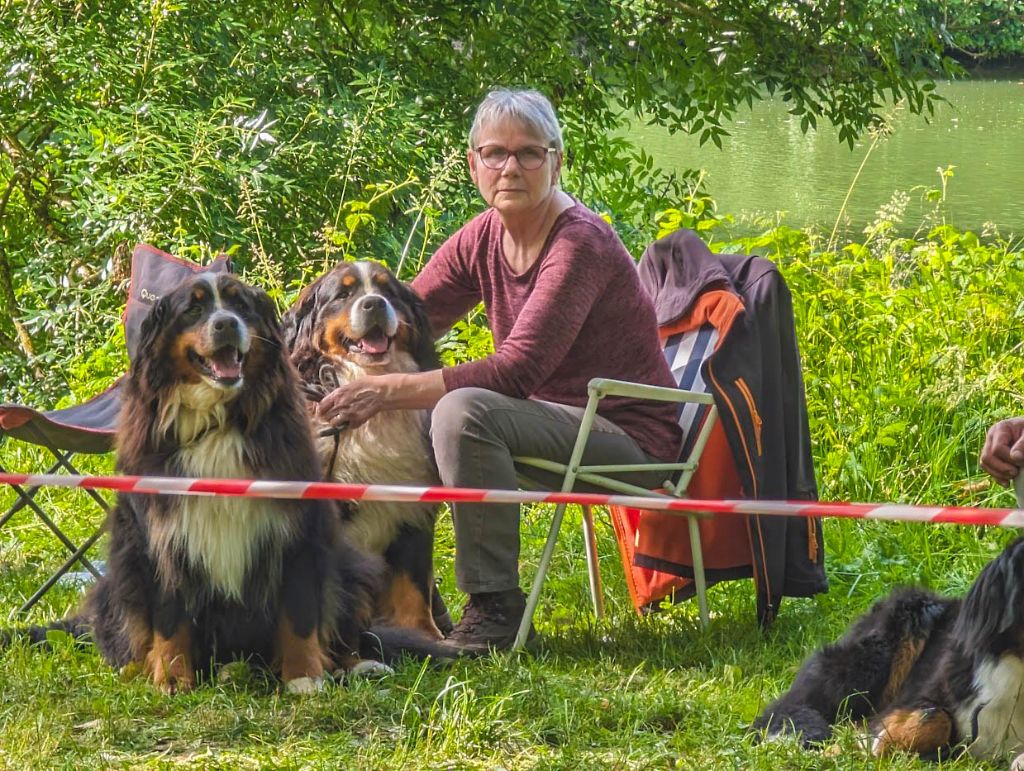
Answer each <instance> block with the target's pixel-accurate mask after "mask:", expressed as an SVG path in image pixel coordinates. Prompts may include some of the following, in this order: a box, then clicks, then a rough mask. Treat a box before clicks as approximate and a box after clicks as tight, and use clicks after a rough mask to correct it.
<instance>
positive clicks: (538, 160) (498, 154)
mask: <svg viewBox="0 0 1024 771" xmlns="http://www.w3.org/2000/svg"><path fill="white" fill-rule="evenodd" d="M553 152H556V151H555V148H553V147H541V146H540V145H527V146H526V147H520V148H519V149H518V150H516V151H515V152H512V151H511V150H509V149H508V148H507V147H502V146H501V145H483V146H482V147H478V148H476V154H477V155H479V156H480V162H481V163H483V165H484V166H486V167H487V168H489V169H491V170H493V171H498V170H499V169H503V168H505V164H506V163H508V159H509V158H511V157H512V156H513V155H514V156H515V157H516V163H518V164H519V168H521V169H524V170H526V171H536V170H537V169H539V168H540V167H541V166H543V165H544V161H546V160H547V158H548V155H550V154H551V153H553Z"/></svg>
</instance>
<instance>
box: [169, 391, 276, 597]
mask: <svg viewBox="0 0 1024 771" xmlns="http://www.w3.org/2000/svg"><path fill="white" fill-rule="evenodd" d="M217 411H218V408H215V409H214V410H212V413H214V414H212V415H211V414H209V413H208V414H207V416H205V417H204V418H202V419H200V418H198V417H197V416H196V415H195V414H194V413H193V414H188V413H190V412H191V411H189V410H187V408H183V409H182V410H181V411H180V412H179V414H178V415H177V422H176V423H175V425H176V426H178V427H179V431H178V433H179V437H181V438H183V439H186V440H190V441H186V442H184V444H185V447H184V448H183V449H182V450H181V451H180V452H179V454H178V457H177V463H178V466H179V468H180V469H181V472H182V473H183V474H184V475H186V476H196V477H225V478H236V479H238V478H251V476H252V469H251V468H250V467H249V465H248V463H247V462H246V460H245V438H244V437H243V436H242V435H241V434H240V433H239V432H238V431H237V430H236V429H235V428H234V427H232V426H230V425H227V423H228V421H226V420H218V417H222V416H218V415H216V414H215V413H217ZM211 426H213V427H211ZM203 430H205V431H206V433H202V434H201V435H198V436H197V434H200V431H203ZM183 431H185V432H188V431H195V433H193V434H192V435H191V436H190V437H189V436H182V433H183ZM285 507H286V504H282V503H281V502H279V501H273V500H259V499H251V498H232V497H223V496H216V497H214V496H210V497H206V496H201V497H200V496H183V497H181V498H179V499H178V500H177V502H176V505H175V506H174V507H173V508H172V510H171V512H170V517H169V518H168V520H167V521H166V522H164V523H162V524H160V525H156V526H154V530H153V533H152V536H153V538H154V540H155V541H156V543H155V544H154V546H155V547H156V548H155V551H156V553H158V554H170V553H179V554H184V555H185V557H186V559H187V560H188V562H189V564H190V565H191V566H192V567H193V568H194V569H199V570H202V571H203V572H204V573H205V574H206V576H207V578H208V579H209V582H210V585H211V587H212V588H214V589H216V590H217V591H219V592H220V593H221V594H223V595H224V596H225V597H227V598H230V599H234V600H237V601H241V600H242V599H243V591H244V587H245V581H246V576H247V574H248V572H249V569H250V567H251V566H252V564H253V562H254V561H255V559H256V555H257V550H258V549H259V548H260V547H261V546H262V545H263V544H264V543H265V542H266V541H268V540H270V541H272V542H274V543H279V544H280V543H286V542H287V541H289V540H290V537H289V535H290V532H291V528H292V522H291V517H289V516H288V512H287V510H286V508H285ZM168 547H170V548H168ZM270 556H271V560H272V564H270V565H268V566H267V567H268V569H271V570H280V555H276V554H275V555H270Z"/></svg>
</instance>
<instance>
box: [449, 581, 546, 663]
mask: <svg viewBox="0 0 1024 771" xmlns="http://www.w3.org/2000/svg"><path fill="white" fill-rule="evenodd" d="M525 610H526V595H524V594H523V592H522V590H521V589H519V588H516V589H508V590H506V591H503V592H480V593H478V594H471V595H469V600H468V601H467V602H466V607H465V608H463V609H462V618H461V619H459V623H458V624H456V625H455V628H454V629H453V630H452V631H451V634H449V635H448V639H447V642H448V643H449V644H450V645H454V646H455V647H457V648H459V649H461V650H463V651H465V652H466V653H477V654H485V653H488V652H489V651H492V650H498V651H501V650H508V649H509V648H511V647H512V643H513V642H515V639H516V632H518V631H519V623H520V622H521V621H522V620H523V612H524V611H525ZM536 636H537V633H536V631H535V630H534V628H533V625H531V626H530V634H529V638H528V640H527V642H531V641H533V640H534V639H535V638H536Z"/></svg>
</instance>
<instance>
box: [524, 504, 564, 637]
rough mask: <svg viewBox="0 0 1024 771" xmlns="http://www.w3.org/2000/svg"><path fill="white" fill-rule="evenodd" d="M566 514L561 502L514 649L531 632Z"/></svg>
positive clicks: (541, 557) (553, 519)
mask: <svg viewBox="0 0 1024 771" xmlns="http://www.w3.org/2000/svg"><path fill="white" fill-rule="evenodd" d="M564 516H565V504H564V503H560V504H558V505H557V506H556V507H555V515H554V516H553V517H552V518H551V529H550V530H548V540H547V543H545V544H544V551H543V553H542V554H541V555H540V562H539V563H538V564H537V575H536V576H534V579H533V588H532V589H531V590H530V596H529V597H527V598H526V609H525V610H524V611H523V620H522V621H521V622H520V623H519V631H518V632H517V633H516V639H515V642H513V643H512V650H519V649H520V648H522V647H523V645H525V644H526V638H527V636H528V635H529V634H530V625H531V624H532V623H533V614H534V612H535V611H536V610H537V603H538V602H539V601H540V590H541V588H543V586H544V577H545V576H546V575H547V574H548V567H550V565H551V555H552V554H554V551H555V542H556V541H557V540H558V531H559V530H561V528H562V518H563V517H564Z"/></svg>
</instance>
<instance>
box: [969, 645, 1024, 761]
mask: <svg viewBox="0 0 1024 771" xmlns="http://www.w3.org/2000/svg"><path fill="white" fill-rule="evenodd" d="M974 685H975V687H976V689H977V695H976V696H975V697H974V698H973V699H971V700H970V701H969V702H968V703H966V704H964V705H962V706H961V707H960V709H958V710H957V712H956V722H957V728H958V729H959V731H960V735H961V736H963V737H967V740H968V741H970V738H969V737H972V736H973V737H974V741H971V742H970V743H969V744H968V748H967V749H968V752H970V754H971V755H973V756H975V757H977V758H992V759H994V758H1000V757H1002V756H1004V755H1007V754H1009V753H1011V752H1021V751H1022V750H1024V661H1022V660H1021V659H1020V658H1018V657H1017V656H1014V655H1011V654H1006V655H1004V656H1002V657H1001V658H1000V659H999V660H998V661H996V662H991V661H986V662H985V663H983V664H982V665H981V666H979V667H978V669H977V672H976V673H975V675H974ZM979 707H980V708H981V709H980V711H978V708H979ZM975 713H977V729H978V732H977V735H976V736H974V725H973V724H974V715H975Z"/></svg>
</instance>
